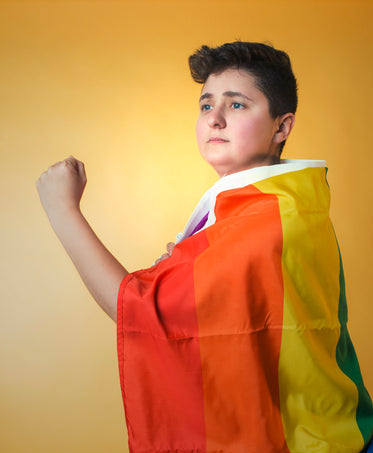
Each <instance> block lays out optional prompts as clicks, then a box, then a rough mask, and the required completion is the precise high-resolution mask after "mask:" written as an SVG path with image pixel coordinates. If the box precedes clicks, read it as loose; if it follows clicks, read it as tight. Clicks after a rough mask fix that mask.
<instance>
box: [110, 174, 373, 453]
mask: <svg viewBox="0 0 373 453" xmlns="http://www.w3.org/2000/svg"><path fill="white" fill-rule="evenodd" d="M274 171H276V170H275V169H274ZM241 176H242V175H241ZM241 176H240V177H241ZM248 180H250V178H248ZM234 181H236V182H234V183H233V184H231V188H229V187H226V186H225V187H223V190H221V191H218V192H217V193H216V192H215V193H214V197H213V203H212V204H213V209H212V213H211V212H210V215H209V221H208V222H207V225H206V226H205V228H204V229H203V230H201V231H199V232H197V233H196V234H194V235H192V236H190V237H187V235H186V234H185V232H184V235H183V237H181V242H179V243H178V244H177V245H176V247H175V249H174V251H173V253H172V256H171V257H170V258H168V259H166V260H164V261H162V262H160V263H159V264H158V265H156V266H153V267H152V268H150V269H145V270H141V271H138V272H135V273H133V274H130V275H128V276H127V277H126V278H125V279H124V280H123V282H122V284H121V287H120V291H119V295H118V316H117V324H118V359H119V371H120V380H121V388H122V394H123V401H124V406H125V413H126V422H127V429H128V436H129V447H130V451H131V452H133V453H140V452H157V453H160V452H175V453H176V452H178V453H180V452H185V453H186V452H209V453H212V452H234V453H251V452H253V453H254V452H255V453H259V452H260V453H262V452H265V453H267V452H268V453H270V452H279V453H280V452H281V453H282V452H287V453H288V452H291V453H300V452H307V453H308V452H320V453H324V452H325V453H327V452H328V453H332V452H335V453H337V452H338V453H343V452H346V453H347V452H348V453H354V452H356V453H357V452H360V451H361V450H362V449H363V448H364V445H365V444H367V442H368V441H369V439H370V437H371V436H372V432H373V407H372V402H371V400H370V397H369V395H368V393H367V391H366V389H365V387H364V385H363V381H362V378H361V374H360V370H359V366H358V362H357V359H356V355H355V352H354V349H353V346H352V344H351V340H350V337H349V335H348V331H347V307H346V300H345V290H344V277H343V268H342V264H341V259H340V253H339V249H338V244H337V241H336V238H335V235H334V231H333V227H332V224H331V222H330V219H329V187H328V185H327V182H326V169H325V168H322V167H320V166H313V167H311V168H303V169H300V170H295V171H292V170H291V169H290V170H289V171H286V172H285V173H281V174H277V175H276V174H275V175H274V176H271V177H268V178H264V179H259V180H256V182H254V183H250V184H248V185H242V184H241V183H240V184H236V183H237V179H236V180H234ZM237 185H238V186H239V187H236V186H237ZM204 205H206V206H205V207H204V208H203V209H201V213H200V214H199V215H200V216H203V215H204V213H203V212H202V211H203V210H204V209H211V203H210V202H209V203H204ZM211 215H212V216H213V217H212V218H213V220H211ZM193 222H194V223H195V225H196V224H198V216H197V217H196V218H195V220H193ZM193 222H191V227H190V228H192V227H193ZM195 225H194V227H195ZM192 230H193V228H192Z"/></svg>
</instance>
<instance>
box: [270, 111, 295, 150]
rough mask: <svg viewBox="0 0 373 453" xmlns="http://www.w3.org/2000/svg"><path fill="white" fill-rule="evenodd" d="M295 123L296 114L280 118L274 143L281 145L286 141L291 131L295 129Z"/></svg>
mask: <svg viewBox="0 0 373 453" xmlns="http://www.w3.org/2000/svg"><path fill="white" fill-rule="evenodd" d="M294 122H295V115H294V113H285V114H284V115H281V116H279V117H278V126H277V130H276V132H275V135H274V137H273V141H274V142H275V143H281V142H283V141H285V140H286V139H287V138H288V137H289V135H290V132H291V130H292V129H293V127H294Z"/></svg>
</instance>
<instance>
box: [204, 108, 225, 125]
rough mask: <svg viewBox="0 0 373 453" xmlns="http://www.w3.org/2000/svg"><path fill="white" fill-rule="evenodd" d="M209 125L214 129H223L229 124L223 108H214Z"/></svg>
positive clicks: (209, 118)
mask: <svg viewBox="0 0 373 453" xmlns="http://www.w3.org/2000/svg"><path fill="white" fill-rule="evenodd" d="M208 125H209V126H210V127H211V128H213V129H223V128H225V126H226V125H227V123H226V121H225V117H224V114H223V112H222V110H221V109H218V108H215V109H213V110H212V111H211V112H210V114H209V117H208Z"/></svg>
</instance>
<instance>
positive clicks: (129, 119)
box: [0, 0, 373, 453]
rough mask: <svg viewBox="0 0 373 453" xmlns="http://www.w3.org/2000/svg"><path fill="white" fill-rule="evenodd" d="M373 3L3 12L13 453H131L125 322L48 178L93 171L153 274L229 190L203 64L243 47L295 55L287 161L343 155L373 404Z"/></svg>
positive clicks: (341, 196)
mask: <svg viewBox="0 0 373 453" xmlns="http://www.w3.org/2000/svg"><path fill="white" fill-rule="evenodd" d="M372 12H373V4H372V2H370V1H368V0H367V1H362V0H360V1H359V0H351V1H343V0H338V1H327V0H314V1H311V0H303V1H302V0H294V1H290V0H282V1H278V0H275V1H272V0H271V1H263V0H246V1H239V0H229V1H228V0H225V1H221V0H167V1H166V0H161V1H157V0H153V1H152V0H141V1H65V2H63V1H39V2H36V1H23V2H21V1H8V2H4V1H0V57H1V67H0V157H1V158H0V188H1V190H0V205H1V237H0V253H1V263H0V275H1V285H0V292H1V293H0V303H1V305H0V307H1V308H0V310H1V318H0V319H1V326H0V364H1V371H0V397H1V404H0V451H1V452H4V453H16V452H17V453H23V452H35V453H44V452H45V453H47V452H48V453H50V452H53V453H60V452H61V453H62V452H63V453H64V452H66V453H67V452H68V453H75V452H76V453H78V452H79V453H82V452H83V453H85V452H87V453H88V452H89V453H96V452H97V453H102V452H124V451H126V448H127V447H126V434H125V427H124V415H123V410H122V402H121V395H120V389H119V380H118V376H117V364H116V338H115V325H114V324H113V322H112V321H111V320H110V319H109V318H107V317H106V315H104V314H103V313H102V312H101V311H100V309H99V308H97V307H96V305H95V303H94V302H92V301H91V299H90V296H89V295H88V293H87V291H86V289H85V288H84V286H83V284H82V283H81V282H80V280H79V277H78V276H77V274H76V271H75V270H74V268H73V266H72V264H71V263H70V261H69V259H68V257H67V256H66V255H65V252H64V251H63V249H62V247H61V246H60V244H59V243H58V241H57V239H56V237H55V236H54V234H53V232H52V230H51V228H50V227H49V224H48V222H47V218H46V216H45V214H44V213H43V211H42V209H41V207H40V204H39V200H38V197H37V193H36V190H35V180H36V179H37V178H38V176H39V174H40V173H41V172H42V171H44V170H45V169H46V168H47V167H48V166H49V165H50V164H52V163H54V162H55V161H57V160H61V159H63V158H65V157H67V156H68V155H70V154H73V155H75V156H76V157H78V158H80V159H81V160H83V161H84V162H85V164H86V169H87V173H88V180H89V181H88V186H87V189H86V194H85V197H84V201H83V209H84V212H85V213H86V216H87V217H88V219H89V221H90V222H91V224H92V226H93V228H94V229H95V230H96V231H97V233H98V235H99V236H100V237H101V239H102V240H103V242H104V243H105V244H107V246H108V247H109V248H110V250H111V251H112V252H113V253H114V254H115V255H116V256H117V257H118V259H119V260H120V261H121V262H123V263H124V264H125V265H126V266H127V267H128V268H129V269H130V270H135V269H137V268H139V267H147V266H149V265H150V264H151V263H152V262H153V261H154V259H155V258H157V257H158V256H159V255H160V254H161V253H162V252H163V250H164V246H165V244H166V242H168V241H169V240H172V239H173V238H174V236H175V234H176V233H177V232H179V231H180V230H182V229H183V226H184V224H185V222H186V220H187V218H188V216H189V214H190V212H191V211H192V209H193V208H194V205H195V204H196V202H197V201H198V200H199V198H200V196H201V195H202V193H203V192H204V191H205V190H206V189H207V188H208V187H209V186H210V185H211V184H212V183H213V182H214V181H215V180H216V177H215V174H214V173H213V172H212V170H210V169H209V168H208V167H207V165H206V164H205V163H204V162H202V160H201V159H200V157H199V155H198V150H197V147H196V144H195V139H194V123H195V119H196V116H197V113H198V106H197V97H198V94H199V90H200V86H198V85H196V84H194V83H193V82H192V80H191V78H190V76H189V73H188V67H187V57H188V56H189V54H190V53H192V52H193V51H194V50H195V49H196V48H197V47H199V46H200V45H201V44H204V43H205V44H210V45H218V44H221V43H223V42H227V41H233V40H235V39H236V38H240V39H242V40H249V41H267V42H268V41H269V42H271V43H273V45H275V46H276V47H278V48H282V49H284V50H286V51H287V52H288V53H289V54H290V57H291V59H292V61H293V67H294V71H295V73H296V76H297V78H298V81H299V93H300V107H299V111H298V114H297V121H296V126H295V130H294V131H293V134H292V137H291V138H290V139H289V141H288V143H287V145H286V147H285V153H284V157H289V158H311V159H326V160H327V163H328V166H329V173H328V176H329V183H330V185H331V189H332V218H333V221H334V226H335V229H336V232H337V235H338V238H339V243H340V247H341V250H342V255H343V258H344V265H345V272H346V281H347V296H348V300H349V309H350V332H351V336H352V339H353V341H354V344H355V347H356V350H357V354H358V357H359V359H360V364H361V368H362V372H363V376H364V379H365V382H366V385H367V387H368V389H369V391H370V393H371V394H373V366H372V364H371V362H372V353H371V350H372V344H373V341H372V338H373V336H372V322H373V303H372V293H373V277H372V276H373V273H372V270H373V269H372V258H371V256H372V253H373V241H372V206H373V203H372V190H371V184H372V179H373V178H372V168H373V150H372V145H371V143H372V139H371V137H372V132H373V124H372V108H373V98H372V88H371V86H372V80H373V77H372V76H373V74H372V72H373V71H372V67H373V66H372V41H373V39H372V23H373V14H372Z"/></svg>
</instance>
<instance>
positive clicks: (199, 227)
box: [190, 213, 209, 236]
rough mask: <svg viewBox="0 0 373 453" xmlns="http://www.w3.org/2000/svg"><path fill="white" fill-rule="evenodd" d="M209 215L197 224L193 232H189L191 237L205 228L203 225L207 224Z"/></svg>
mask: <svg viewBox="0 0 373 453" xmlns="http://www.w3.org/2000/svg"><path fill="white" fill-rule="evenodd" d="M208 216H209V213H207V214H206V215H205V216H203V218H202V219H201V220H200V221H199V222H198V225H197V226H196V227H195V228H194V230H193V231H192V232H191V234H190V235H191V236H193V234H194V233H197V231H199V230H200V229H201V228H203V227H204V226H205V223H206V222H207V219H208Z"/></svg>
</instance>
